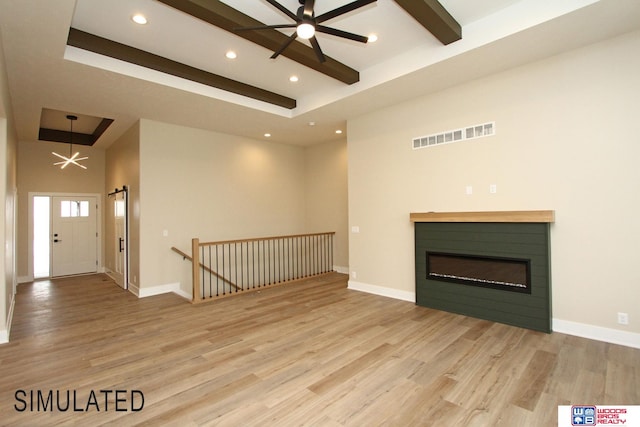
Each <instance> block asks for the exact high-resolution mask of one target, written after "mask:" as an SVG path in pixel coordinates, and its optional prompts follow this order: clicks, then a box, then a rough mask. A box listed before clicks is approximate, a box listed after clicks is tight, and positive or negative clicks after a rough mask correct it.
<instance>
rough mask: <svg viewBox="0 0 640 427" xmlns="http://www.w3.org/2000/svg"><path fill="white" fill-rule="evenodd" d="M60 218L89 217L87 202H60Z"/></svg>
mask: <svg viewBox="0 0 640 427" xmlns="http://www.w3.org/2000/svg"><path fill="white" fill-rule="evenodd" d="M60 216H61V217H62V218H77V217H84V218H86V217H88V216H89V202H88V201H87V200H61V201H60Z"/></svg>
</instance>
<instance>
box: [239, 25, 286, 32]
mask: <svg viewBox="0 0 640 427" xmlns="http://www.w3.org/2000/svg"><path fill="white" fill-rule="evenodd" d="M295 27H296V24H281V25H258V26H256V27H237V28H234V29H233V30H234V31H249V30H271V29H274V28H295Z"/></svg>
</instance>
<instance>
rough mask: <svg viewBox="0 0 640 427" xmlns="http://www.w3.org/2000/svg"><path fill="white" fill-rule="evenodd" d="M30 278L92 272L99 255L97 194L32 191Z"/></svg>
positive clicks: (96, 266)
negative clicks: (31, 274) (31, 276)
mask: <svg viewBox="0 0 640 427" xmlns="http://www.w3.org/2000/svg"><path fill="white" fill-rule="evenodd" d="M30 202H31V203H30V205H31V215H30V219H31V220H32V227H31V231H32V238H31V239H30V242H29V243H30V253H31V254H32V258H31V260H32V266H33V270H31V271H32V272H33V278H34V279H40V278H48V277H60V276H69V275H76V274H88V273H96V272H97V271H98V268H99V259H100V237H99V234H100V233H99V232H98V229H99V223H100V222H99V205H100V203H99V196H98V195H94V194H32V195H30Z"/></svg>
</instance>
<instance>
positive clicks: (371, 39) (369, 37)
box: [367, 34, 378, 43]
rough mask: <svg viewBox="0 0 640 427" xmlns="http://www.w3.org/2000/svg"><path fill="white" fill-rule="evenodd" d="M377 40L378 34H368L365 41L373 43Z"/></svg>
mask: <svg viewBox="0 0 640 427" xmlns="http://www.w3.org/2000/svg"><path fill="white" fill-rule="evenodd" d="M377 41H378V36H377V35H375V34H369V36H368V37H367V43H375V42H377Z"/></svg>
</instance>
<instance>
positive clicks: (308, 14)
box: [304, 0, 315, 18]
mask: <svg viewBox="0 0 640 427" xmlns="http://www.w3.org/2000/svg"><path fill="white" fill-rule="evenodd" d="M314 4H315V0H305V2H304V17H305V18H313V5H314Z"/></svg>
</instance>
